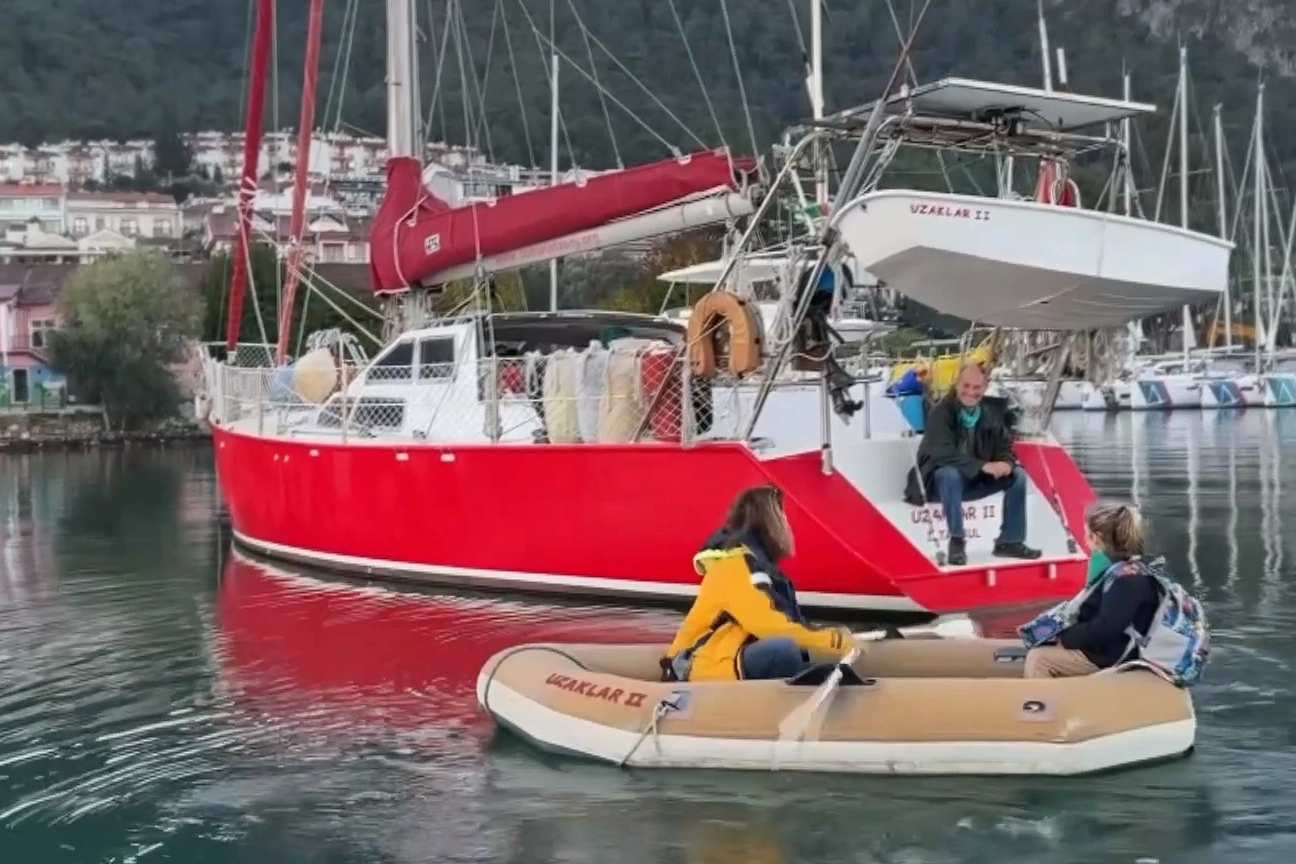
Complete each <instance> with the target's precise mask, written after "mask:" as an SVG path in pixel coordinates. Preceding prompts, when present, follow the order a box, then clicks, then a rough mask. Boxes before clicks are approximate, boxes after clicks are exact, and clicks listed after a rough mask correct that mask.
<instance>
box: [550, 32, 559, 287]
mask: <svg viewBox="0 0 1296 864" xmlns="http://www.w3.org/2000/svg"><path fill="white" fill-rule="evenodd" d="M551 21H552V19H551ZM549 45H550V48H551V50H552V51H553V55H552V56H551V57H550V58H549V66H550V72H549V74H550V81H551V82H552V84H553V86H552V87H550V90H552V91H553V96H552V98H553V101H552V102H551V103H550V106H549V185H551V186H557V185H558V49H557V48H556V47H554V44H553V28H552V26H551V27H550V30H549ZM549 311H550V312H557V311H558V259H557V258H553V259H551V260H550V261H549Z"/></svg>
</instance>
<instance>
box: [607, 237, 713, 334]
mask: <svg viewBox="0 0 1296 864" xmlns="http://www.w3.org/2000/svg"><path fill="white" fill-rule="evenodd" d="M723 238H724V231H723V229H717V228H714V227H710V228H697V229H694V230H692V231H687V232H685V233H683V234H675V235H672V236H670V237H667V238H665V239H663V240H659V241H658V242H657V243H655V244H654V245H653V247H652V248H651V249H650V250H649V252H648V254H647V255H645V256H644V258H643V261H642V262H641V263H640V267H639V275H638V278H637V279H635V280H634V281H633V282H631V283H630V284H629V285H626V286H625V287H623V288H620V289H618V290H617V291H615V292H613V293H612V294H611V296H609V297H607V298H606V299H605V300H604V301H603V302H602V303H601V304H600V305H601V306H603V307H604V308H605V309H615V310H617V311H620V312H647V313H651V314H654V315H655V314H657V313H658V312H660V311H662V306H663V305H665V304H666V301H667V299H670V300H671V301H672V302H671V304H670V305H671V306H687V305H691V303H692V300H693V297H692V295H691V292H690V288H689V286H687V285H686V286H684V287H683V290H682V291H681V290H680V289H679V288H678V287H676V286H672V285H670V284H668V283H666V282H663V281H661V279H659V278H658V277H659V276H661V275H662V274H663V273H669V272H670V271H672V270H678V269H679V268H681V267H688V266H689V265H692V264H700V263H702V262H703V261H714V260H715V259H717V258H719V257H720V248H721V243H722V240H723ZM710 287H711V286H709V285H708V286H703V290H710ZM672 291H673V292H674V293H672Z"/></svg>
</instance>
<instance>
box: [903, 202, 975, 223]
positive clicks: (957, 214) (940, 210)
mask: <svg viewBox="0 0 1296 864" xmlns="http://www.w3.org/2000/svg"><path fill="white" fill-rule="evenodd" d="M909 212H910V213H913V214H914V215H915V216H944V217H945V218H947V219H971V220H972V221H973V222H989V221H990V211H989V210H977V209H975V208H972V207H954V206H951V205H949V204H927V203H923V202H914V203H913V204H910V205H909Z"/></svg>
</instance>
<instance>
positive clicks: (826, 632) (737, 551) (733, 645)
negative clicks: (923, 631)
mask: <svg viewBox="0 0 1296 864" xmlns="http://www.w3.org/2000/svg"><path fill="white" fill-rule="evenodd" d="M793 548H794V547H793V540H792V529H791V528H790V527H789V526H788V521H787V514H785V513H784V512H783V497H782V493H781V492H780V491H779V490H778V489H776V488H775V487H773V486H758V487H755V488H752V489H747V490H746V491H744V492H741V493H739V495H738V497H737V498H736V499H735V500H734V502H733V504H732V505H731V506H730V508H729V515H728V517H727V518H726V520H725V524H724V527H723V528H721V529H720V530H719V531H718V532H716V533H715V534H714V535H712V537H711V538H710V539H709V540H707V542H706V544H705V545H704V546H703V548H702V550H701V551H700V552H698V554H697V555H696V556H694V558H693V566H694V568H695V569H696V570H697V572H698V574H699V575H700V576H701V577H702V584H701V586H700V587H699V589H698V595H697V599H696V600H694V601H693V606H692V608H691V609H689V611H688V615H686V616H685V618H684V623H683V624H682V625H681V626H680V629H679V632H678V633H677V634H676V635H675V639H674V641H673V642H671V646H670V648H669V649H668V650H667V653H666V656H665V657H664V658H662V664H661V665H662V673H663V677H664V678H665V680H667V681H733V680H735V679H771V678H791V677H793V676H795V675H797V674H799V673H800V672H802V671H804V670H805V669H807V668H809V666H810V665H811V661H810V657H809V655H808V651H810V650H818V651H822V652H826V653H832V654H836V655H843V654H845V653H846V652H847V650H849V648H850V647H851V646H852V644H853V638H854V637H853V636H852V634H851V632H850V630H848V629H846V628H844V627H840V628H833V629H823V630H821V629H817V628H814V627H811V626H809V625H808V624H807V623H806V621H805V617H804V616H803V615H802V614H801V609H800V607H799V606H798V604H797V598H796V589H795V588H794V587H793V585H792V582H791V580H789V579H788V578H787V577H786V576H785V575H784V574H783V573H781V572H780V571H779V569H778V566H777V562H778V561H780V560H782V559H783V558H785V557H787V556H789V555H791V554H792V552H793Z"/></svg>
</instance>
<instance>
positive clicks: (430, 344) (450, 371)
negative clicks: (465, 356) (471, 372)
mask: <svg viewBox="0 0 1296 864" xmlns="http://www.w3.org/2000/svg"><path fill="white" fill-rule="evenodd" d="M454 345H455V340H454V337H453V336H450V337H439V338H437V339H423V340H421V341H420V342H419V380H421V381H427V380H443V379H446V378H451V377H453V376H454V364H455V350H454Z"/></svg>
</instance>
